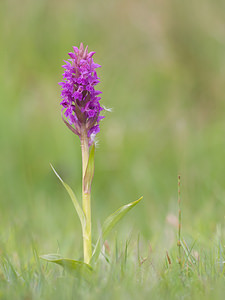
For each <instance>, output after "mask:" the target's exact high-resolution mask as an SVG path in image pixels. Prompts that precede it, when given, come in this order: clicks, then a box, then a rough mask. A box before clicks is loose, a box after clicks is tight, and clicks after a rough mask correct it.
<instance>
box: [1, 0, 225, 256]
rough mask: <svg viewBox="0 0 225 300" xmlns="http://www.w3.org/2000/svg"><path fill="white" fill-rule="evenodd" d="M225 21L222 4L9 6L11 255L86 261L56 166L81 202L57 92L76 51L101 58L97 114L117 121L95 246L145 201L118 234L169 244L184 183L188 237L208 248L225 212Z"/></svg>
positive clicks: (73, 141) (123, 1)
mask: <svg viewBox="0 0 225 300" xmlns="http://www.w3.org/2000/svg"><path fill="white" fill-rule="evenodd" d="M224 18H225V2H224V1H219V0H216V1H210V0H204V1H203V0H200V1H193V0H191V1H178V0H169V1H166V0H159V1H153V0H149V1H147V0H140V1H137V0H136V1H135V0H129V1H128V0H115V1H103V0H95V1H88V0H82V1H72V0H65V1H59V0H53V1H50V0H49V1H47V0H38V1H37V0H21V1H15V0H14V1H13V0H1V1H0V28H1V31H0V44H1V47H0V65H1V71H0V82H1V83H0V98H1V118H0V140H1V155H0V166H1V170H0V174H1V179H0V201H1V212H0V214H1V217H0V228H1V232H0V235H1V240H2V241H3V242H5V243H6V244H7V245H8V247H9V248H10V249H14V250H15V251H19V252H20V255H21V256H23V255H25V252H26V251H27V249H28V248H29V247H30V240H34V241H35V243H36V245H37V246H38V250H39V251H40V252H42V253H48V252H56V251H57V248H58V247H59V248H60V250H61V253H62V254H65V253H66V254H68V253H69V254H70V255H73V257H74V258H77V259H78V258H79V257H78V256H79V255H81V253H82V251H81V249H82V243H81V240H80V227H79V226H80V225H79V221H78V218H77V217H76V215H75V212H74V211H73V207H72V204H71V201H70V199H69V198H68V196H67V194H66V192H65V191H64V189H63V188H62V186H61V185H60V183H59V182H58V180H57V178H56V177H55V175H54V174H53V172H52V171H51V169H50V166H49V163H50V162H51V163H52V164H53V165H54V166H55V167H56V169H57V170H58V172H59V173H60V174H61V175H62V178H63V179H65V181H66V182H68V183H69V184H70V185H71V186H72V187H73V188H74V189H75V191H76V193H77V194H78V195H79V194H80V193H81V192H80V190H81V154H80V143H79V139H78V138H77V137H75V136H74V135H73V134H72V133H71V132H69V130H68V129H67V128H66V126H65V125H64V124H63V122H62V121H61V116H60V106H59V102H60V86H58V84H57V83H58V82H59V81H60V80H61V77H62V75H61V74H62V71H63V70H62V68H61V65H62V64H63V60H64V59H67V58H68V57H67V53H68V52H69V51H71V49H72V46H73V45H79V44H80V42H83V43H84V44H85V45H86V44H88V45H89V50H91V51H96V54H95V61H96V62H97V63H99V64H101V65H102V68H101V69H99V72H98V74H99V76H100V77H101V84H100V87H99V88H100V89H101V90H102V91H103V96H102V103H103V104H104V105H105V106H106V107H110V108H112V109H113V112H112V113H106V118H105V119H104V120H103V121H102V123H101V133H100V134H99V136H98V139H99V147H98V149H97V151H96V171H95V177H94V182H93V193H92V199H93V202H92V211H93V226H94V235H95V236H96V237H97V231H98V224H99V222H102V220H104V219H105V217H106V216H107V215H108V214H109V213H111V212H112V211H114V210H115V209H116V208H118V207H119V206H121V205H123V204H126V203H128V202H131V201H134V200H136V199H137V198H139V197H140V196H141V195H143V196H144V199H143V201H142V203H141V204H140V205H139V206H137V207H136V208H135V210H134V211H132V212H131V214H130V215H129V216H128V217H127V219H126V221H123V223H122V224H121V227H122V228H123V230H122V229H121V232H122V233H121V234H124V235H127V234H128V233H130V232H131V231H132V230H133V229H135V230H136V231H138V232H141V234H142V235H143V236H144V237H146V238H147V239H149V240H150V241H151V242H153V244H154V243H155V242H157V241H158V240H159V241H160V242H162V243H165V244H166V240H164V239H163V236H164V234H165V227H166V226H169V225H168V224H167V223H166V217H167V216H168V214H176V213H177V175H178V174H181V182H182V188H181V194H182V215H183V231H184V232H185V231H186V232H189V233H190V234H193V236H196V237H199V233H200V235H201V238H202V239H205V238H206V239H207V238H211V236H212V235H213V234H214V232H215V229H216V225H217V224H218V223H222V222H223V220H224V219H223V218H224V204H225V185H224V148H225V139H224V129H225V120H224V109H225V101H224V87H225V55H224V53H225V42H224V41H225V31H224ZM121 227H120V228H121ZM12 234H13V236H14V238H12V239H11V236H12ZM162 240H163V241H162ZM18 245H20V247H18ZM164 246H165V247H167V245H164ZM26 247H27V249H26ZM74 249H75V250H74ZM30 251H31V250H30ZM74 251H75V252H74ZM26 255H27V252H26ZM67 256H69V255H67ZM76 256H77V257H76Z"/></svg>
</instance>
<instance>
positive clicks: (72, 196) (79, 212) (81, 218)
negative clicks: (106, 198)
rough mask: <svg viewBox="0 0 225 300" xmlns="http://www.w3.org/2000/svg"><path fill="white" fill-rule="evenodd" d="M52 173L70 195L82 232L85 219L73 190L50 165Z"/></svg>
mask: <svg viewBox="0 0 225 300" xmlns="http://www.w3.org/2000/svg"><path fill="white" fill-rule="evenodd" d="M50 166H51V168H52V170H53V172H54V173H55V175H56V176H57V177H58V178H59V180H60V181H61V183H62V184H63V186H64V187H65V189H66V190H67V192H68V194H69V195H70V198H71V200H72V202H73V205H74V207H75V209H76V212H77V214H78V216H79V219H80V222H81V226H82V229H83V230H84V228H85V225H86V218H85V215H84V212H83V210H82V209H81V207H80V204H79V202H78V201H77V198H76V196H75V194H74V192H73V190H72V189H71V188H70V186H69V185H68V184H66V183H65V182H64V181H63V180H62V178H61V177H60V176H59V174H58V173H57V172H56V170H55V169H54V167H53V166H52V165H51V164H50Z"/></svg>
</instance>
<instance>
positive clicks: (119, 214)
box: [90, 197, 143, 264]
mask: <svg viewBox="0 0 225 300" xmlns="http://www.w3.org/2000/svg"><path fill="white" fill-rule="evenodd" d="M142 198H143V197H141V198H139V199H138V200H135V201H133V202H131V203H129V204H126V205H123V206H121V207H120V208H119V209H118V210H116V211H115V212H114V213H112V214H111V215H109V216H108V217H107V218H106V220H105V221H104V223H103V226H102V233H101V235H100V236H99V238H98V240H97V243H96V245H95V248H94V251H93V255H92V258H91V261H90V264H93V263H95V262H96V260H97V259H98V257H99V254H100V252H101V248H102V245H103V243H104V241H105V239H106V236H107V235H108V234H109V232H110V231H111V230H112V229H113V227H114V226H115V225H116V224H117V223H118V222H119V221H120V220H121V219H122V218H123V217H124V216H125V215H126V214H127V213H128V212H129V211H130V210H131V209H132V208H133V207H134V206H136V205H137V204H138V203H139V202H140V201H141V199H142Z"/></svg>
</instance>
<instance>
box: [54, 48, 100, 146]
mask: <svg viewBox="0 0 225 300" xmlns="http://www.w3.org/2000/svg"><path fill="white" fill-rule="evenodd" d="M73 50H74V52H69V53H68V55H69V56H70V59H68V61H65V63H66V64H65V65H63V66H62V67H63V68H64V69H65V72H64V73H63V78H64V81H62V82H60V83H59V84H60V85H61V87H62V91H61V98H62V102H61V103H60V105H62V107H63V109H62V110H63V114H64V116H65V118H64V116H63V115H62V119H63V121H64V122H65V124H66V125H67V127H68V128H69V129H70V130H72V131H73V132H74V133H75V134H77V135H78V136H79V137H80V138H81V135H82V134H83V130H84V129H85V132H86V134H87V138H88V142H89V146H90V145H91V144H92V143H93V141H94V138H95V136H96V134H97V133H98V132H99V131H100V128H99V121H100V120H101V119H103V118H104V117H102V116H100V112H101V111H102V110H103V108H102V107H101V106H100V103H99V100H100V99H101V97H99V94H101V92H100V91H97V90H95V86H96V85H97V84H98V83H99V82H100V81H99V78H98V76H97V73H96V71H95V69H96V68H99V67H101V66H100V65H98V64H96V63H94V61H93V58H92V56H93V55H94V54H95V52H89V53H88V46H87V47H86V48H85V49H84V46H83V44H82V43H81V44H80V48H79V49H78V48H77V47H73Z"/></svg>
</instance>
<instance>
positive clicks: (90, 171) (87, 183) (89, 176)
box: [84, 143, 95, 193]
mask: <svg viewBox="0 0 225 300" xmlns="http://www.w3.org/2000/svg"><path fill="white" fill-rule="evenodd" d="M94 158H95V144H94V143H93V145H92V146H91V149H90V154H89V159H88V164H87V168H86V171H85V175H84V191H85V193H90V192H91V183H92V180H93V177H94V171H95V160H94Z"/></svg>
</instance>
